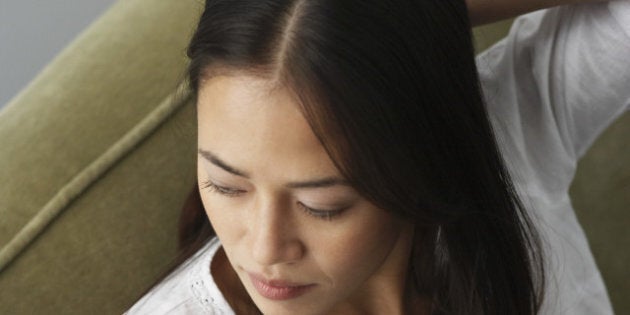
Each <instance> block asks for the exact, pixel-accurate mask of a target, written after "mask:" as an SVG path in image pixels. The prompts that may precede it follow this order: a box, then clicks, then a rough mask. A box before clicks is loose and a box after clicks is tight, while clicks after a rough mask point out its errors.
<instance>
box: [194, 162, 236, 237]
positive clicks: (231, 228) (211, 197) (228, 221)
mask: <svg viewBox="0 0 630 315" xmlns="http://www.w3.org/2000/svg"><path fill="white" fill-rule="evenodd" d="M202 172H203V170H198V175H197V176H198V177H197V178H198V182H199V187H200V191H199V194H200V196H201V202H202V204H203V207H204V209H205V211H206V215H207V216H208V219H210V223H211V225H212V228H213V229H214V231H215V232H216V234H217V236H218V237H219V239H220V240H221V243H222V244H228V245H229V244H231V243H233V242H235V240H236V239H237V238H238V235H239V234H240V233H241V231H242V229H243V225H242V224H241V223H242V222H243V221H242V220H240V219H239V218H238V217H237V214H238V211H234V210H235V209H233V208H234V205H233V204H232V203H234V201H232V200H231V199H230V198H226V197H219V196H217V195H216V193H214V192H212V191H210V190H209V189H207V188H202V187H203V182H204V181H205V180H206V179H207V178H206V177H205V175H204V174H203V173H202Z"/></svg>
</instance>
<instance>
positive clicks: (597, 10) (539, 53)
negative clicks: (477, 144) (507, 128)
mask: <svg viewBox="0 0 630 315" xmlns="http://www.w3.org/2000/svg"><path fill="white" fill-rule="evenodd" d="M477 62H478V67H479V72H480V77H481V80H482V85H483V86H484V88H485V91H484V92H485V93H486V97H487V100H489V102H490V103H494V104H496V105H495V106H497V107H502V108H491V109H490V110H497V111H498V112H497V113H496V114H498V115H501V114H505V115H506V117H500V116H499V117H497V119H499V120H503V123H505V124H511V123H516V124H520V125H521V126H523V127H528V128H529V130H520V132H522V133H523V134H522V136H524V137H526V139H525V141H529V142H530V143H533V142H536V141H539V140H541V139H540V138H538V139H537V137H549V136H551V143H542V145H543V147H544V146H545V145H551V144H560V145H561V146H563V150H564V151H565V152H564V153H565V154H567V155H568V156H570V157H571V158H573V159H575V160H577V159H579V158H580V157H581V156H582V155H583V154H584V153H585V152H586V150H587V149H588V148H589V146H590V145H591V144H592V143H593V141H594V140H595V139H596V138H597V136H598V135H599V134H600V133H601V132H602V131H603V130H604V129H605V128H606V127H607V126H608V125H609V124H611V123H612V122H613V121H614V120H615V119H616V118H617V117H618V116H620V115H621V114H622V113H623V112H624V111H626V110H627V109H628V108H629V107H630V1H628V0H617V1H611V2H604V3H590V4H582V5H574V6H563V7H556V8H552V9H547V10H541V11H537V12H533V13H530V14H527V15H524V16H521V17H519V18H518V19H516V20H515V22H514V24H513V26H512V28H511V30H510V34H509V35H508V37H506V38H505V39H503V40H502V41H501V42H499V43H498V44H497V45H495V46H493V47H492V48H490V49H489V50H487V51H486V52H484V53H482V54H480V55H479V56H478V58H477ZM510 106H512V108H510ZM514 106H519V107H520V108H515V107H514ZM509 116H511V117H509ZM505 118H506V119H507V120H508V121H505ZM510 119H512V120H513V121H509V120H510ZM537 127H540V128H539V129H536V130H532V128H537ZM517 132H518V131H517ZM527 138H529V139H527Z"/></svg>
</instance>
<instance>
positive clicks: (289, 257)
mask: <svg viewBox="0 0 630 315" xmlns="http://www.w3.org/2000/svg"><path fill="white" fill-rule="evenodd" d="M257 204H258V206H257V209H255V210H254V213H255V215H254V216H253V217H252V219H253V220H252V221H251V223H250V229H249V232H250V233H251V234H250V237H251V240H252V241H251V242H250V244H251V252H252V258H253V259H254V260H255V261H256V262H257V263H258V264H260V265H261V266H271V265H276V264H288V263H295V262H297V261H299V260H300V259H301V258H302V257H303V255H304V246H303V244H302V242H301V241H300V239H299V237H298V236H297V233H295V232H296V228H297V227H296V226H295V225H294V224H293V223H294V222H293V220H292V218H293V216H292V214H291V211H290V210H289V211H286V210H287V208H286V207H284V208H283V207H282V206H280V205H279V203H278V202H271V201H270V202H267V203H262V202H259V203H257Z"/></svg>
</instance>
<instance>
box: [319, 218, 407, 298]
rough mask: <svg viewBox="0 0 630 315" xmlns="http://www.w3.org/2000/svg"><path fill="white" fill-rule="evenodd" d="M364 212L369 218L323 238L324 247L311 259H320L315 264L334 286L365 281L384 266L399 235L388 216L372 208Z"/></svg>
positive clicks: (320, 247) (398, 230)
mask: <svg viewBox="0 0 630 315" xmlns="http://www.w3.org/2000/svg"><path fill="white" fill-rule="evenodd" d="M365 211H366V212H368V211H369V212H371V215H370V216H368V217H363V218H361V219H359V220H356V221H355V222H350V224H349V225H348V226H345V227H344V229H343V230H342V231H340V232H338V233H335V234H334V235H329V237H326V243H327V244H319V245H320V246H318V248H319V250H318V253H315V255H314V256H315V257H320V258H321V259H319V262H318V264H319V265H320V267H321V268H322V269H324V272H325V273H326V274H327V275H328V276H329V277H330V280H331V282H333V283H335V282H336V283H335V285H342V284H341V282H345V283H346V284H345V285H351V283H352V282H357V283H356V285H358V284H360V282H363V281H365V280H367V278H369V277H370V276H371V275H372V274H374V273H375V272H376V271H377V269H378V268H379V267H380V266H381V265H383V263H384V261H385V260H386V259H387V258H388V255H389V253H390V252H391V250H392V248H394V245H395V243H396V241H397V239H398V237H399V235H400V231H401V228H400V226H399V224H398V223H396V222H395V221H394V219H393V218H392V217H391V216H390V215H389V214H387V213H385V212H384V211H382V210H379V209H375V208H372V209H366V210H365ZM345 285H344V286H345Z"/></svg>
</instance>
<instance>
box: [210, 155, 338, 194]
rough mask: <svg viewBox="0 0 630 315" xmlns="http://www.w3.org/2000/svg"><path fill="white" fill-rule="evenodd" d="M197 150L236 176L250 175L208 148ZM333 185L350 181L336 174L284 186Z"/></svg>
mask: <svg viewBox="0 0 630 315" xmlns="http://www.w3.org/2000/svg"><path fill="white" fill-rule="evenodd" d="M198 151H199V154H200V155H201V156H203V157H204V158H205V159H206V160H208V162H210V163H212V164H214V165H216V166H218V167H220V168H221V169H223V170H225V171H226V172H228V173H231V174H234V175H236V176H240V177H244V178H248V179H249V178H250V175H249V173H248V172H245V171H242V170H239V169H238V168H236V167H233V166H230V165H229V164H228V163H226V162H224V161H223V160H221V159H220V158H219V157H218V156H217V155H216V154H214V153H212V152H210V151H208V150H204V149H198ZM335 185H342V186H350V183H349V182H348V181H347V180H344V179H342V178H339V177H336V176H330V177H324V178H318V179H313V180H308V181H303V182H290V183H287V184H286V185H285V187H287V188H291V189H303V188H326V187H331V186H335Z"/></svg>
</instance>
